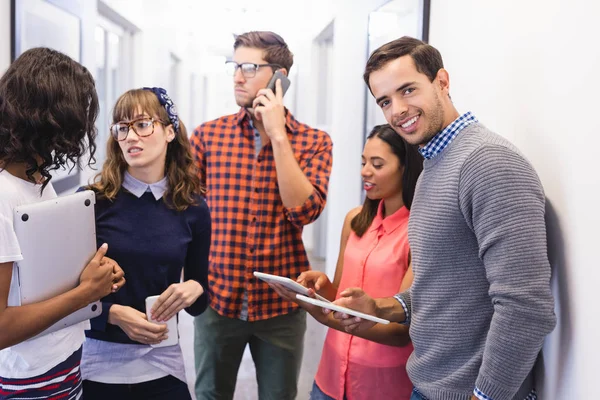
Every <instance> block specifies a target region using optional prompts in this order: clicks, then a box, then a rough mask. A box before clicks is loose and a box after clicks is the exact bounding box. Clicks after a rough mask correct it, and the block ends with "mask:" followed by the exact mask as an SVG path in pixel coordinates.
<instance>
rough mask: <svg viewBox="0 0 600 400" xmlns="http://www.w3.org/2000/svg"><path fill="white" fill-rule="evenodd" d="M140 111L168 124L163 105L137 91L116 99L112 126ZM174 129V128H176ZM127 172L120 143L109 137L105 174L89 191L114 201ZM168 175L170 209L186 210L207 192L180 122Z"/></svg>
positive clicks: (167, 162) (169, 150)
mask: <svg viewBox="0 0 600 400" xmlns="http://www.w3.org/2000/svg"><path fill="white" fill-rule="evenodd" d="M140 110H141V111H142V112H145V113H147V114H148V115H150V116H154V117H158V118H159V119H160V120H161V121H169V115H168V114H167V111H166V110H165V108H164V107H163V106H161V105H160V103H159V101H158V98H157V97H156V95H155V94H154V93H153V92H151V91H149V90H144V89H134V90H129V91H127V92H125V93H124V94H123V95H121V97H119V99H118V100H117V103H116V104H115V108H114V109H113V116H112V117H113V123H114V122H118V121H123V120H132V119H133V118H134V117H135V115H136V114H137V113H138V112H139V111H140ZM173 129H175V128H174V127H173ZM126 170H127V162H126V161H125V158H124V157H123V152H122V151H121V148H120V146H119V143H118V142H117V141H116V140H115V139H114V138H113V137H112V135H110V136H109V138H108V143H107V146H106V161H105V162H104V165H103V166H102V171H101V172H100V173H99V174H98V175H96V176H95V178H94V183H93V184H92V185H90V188H91V189H92V190H94V191H95V192H96V193H97V194H98V195H100V196H103V197H106V198H108V199H109V200H111V201H112V200H114V199H115V198H116V197H117V193H118V192H119V190H121V185H122V184H123V175H124V174H125V171H126ZM165 175H166V176H167V180H168V188H167V191H166V192H165V195H164V196H163V200H164V202H165V203H166V204H167V206H168V207H170V208H174V209H176V210H177V211H183V210H185V209H187V208H188V207H189V206H191V205H194V204H195V198H196V195H197V194H204V193H205V192H206V190H205V189H204V188H203V187H202V186H201V184H200V179H199V176H198V170H197V167H196V164H195V162H194V158H193V156H192V153H191V150H190V142H189V140H188V136H187V131H186V129H185V125H184V124H183V123H182V122H181V121H179V131H178V132H175V139H174V140H173V141H171V142H170V143H169V144H168V146H167V157H166V160H165Z"/></svg>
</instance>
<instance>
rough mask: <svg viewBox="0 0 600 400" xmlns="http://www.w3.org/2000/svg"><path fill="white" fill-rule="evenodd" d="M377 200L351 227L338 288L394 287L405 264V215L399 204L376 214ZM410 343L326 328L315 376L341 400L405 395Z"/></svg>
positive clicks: (372, 291) (389, 291) (390, 291)
mask: <svg viewBox="0 0 600 400" xmlns="http://www.w3.org/2000/svg"><path fill="white" fill-rule="evenodd" d="M382 210H383V202H381V203H380V205H379V210H378V212H377V216H376V217H375V219H374V220H373V222H372V224H371V226H370V227H369V229H368V230H367V231H366V232H365V234H364V235H363V236H362V237H361V238H359V237H358V236H356V234H355V233H354V232H351V234H350V237H349V238H348V244H347V245H346V251H345V252H344V271H343V274H342V279H341V282H340V285H339V289H338V293H337V296H336V298H337V297H339V293H340V292H341V291H342V290H344V289H347V288H349V287H360V288H362V289H363V290H364V291H365V292H366V293H368V294H369V295H370V296H372V297H391V296H393V295H395V294H396V293H398V290H399V289H400V285H401V283H402V279H403V278H404V274H405V273H406V270H407V269H408V254H409V247H408V236H407V230H408V216H409V211H408V209H407V208H406V207H402V208H401V209H399V210H398V211H396V212H395V213H394V214H392V215H390V216H389V217H387V218H382ZM412 350H413V348H412V345H408V346H405V347H394V346H388V345H384V344H379V343H375V342H372V341H370V340H366V339H362V338H359V337H356V336H352V335H349V334H347V333H344V332H340V331H337V330H335V329H329V331H328V332H327V337H326V339H325V344H324V345H323V353H322V355H321V362H320V364H319V369H318V371H317V375H316V377H315V380H316V382H317V385H319V388H320V389H321V390H322V391H323V392H324V393H325V394H327V395H328V396H330V397H333V398H335V399H338V400H342V399H343V398H344V396H345V397H346V398H347V399H348V400H366V399H400V400H402V399H406V400H408V399H410V394H411V391H412V383H411V382H410V380H409V378H408V375H407V373H406V361H407V360H408V357H409V356H410V353H411V352H412Z"/></svg>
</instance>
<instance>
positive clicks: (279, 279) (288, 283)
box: [254, 271, 330, 303]
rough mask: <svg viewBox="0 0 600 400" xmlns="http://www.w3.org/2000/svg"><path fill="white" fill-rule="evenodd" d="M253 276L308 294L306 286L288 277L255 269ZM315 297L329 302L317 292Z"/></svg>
mask: <svg viewBox="0 0 600 400" xmlns="http://www.w3.org/2000/svg"><path fill="white" fill-rule="evenodd" d="M254 276H255V277H257V278H258V279H260V280H263V281H265V282H267V283H278V284H280V285H281V286H285V287H286V288H288V289H290V290H292V291H294V292H296V293H300V294H303V295H308V288H306V287H304V286H302V285H301V284H299V283H298V282H294V281H293V280H291V279H290V278H286V277H283V276H277V275H271V274H265V273H263V272H257V271H254ZM317 298H318V299H319V300H321V301H323V302H325V303H330V301H329V300H327V299H326V298H325V297H323V296H320V295H318V294H317Z"/></svg>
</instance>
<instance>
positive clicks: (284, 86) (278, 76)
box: [267, 70, 291, 96]
mask: <svg viewBox="0 0 600 400" xmlns="http://www.w3.org/2000/svg"><path fill="white" fill-rule="evenodd" d="M277 79H280V80H281V89H282V90H283V93H282V96H284V95H285V92H287V90H288V88H289V87H290V83H291V82H290V80H289V78H288V77H287V76H286V75H285V74H284V73H283V72H281V70H277V71H275V73H274V74H273V76H272V77H271V80H270V81H269V83H268V84H267V89H271V90H272V91H273V93H275V92H276V86H275V83H276V82H277ZM275 94H277V93H275Z"/></svg>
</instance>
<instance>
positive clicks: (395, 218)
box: [369, 200, 410, 233]
mask: <svg viewBox="0 0 600 400" xmlns="http://www.w3.org/2000/svg"><path fill="white" fill-rule="evenodd" d="M383 211H384V208H383V200H381V201H380V202H379V207H378V208H377V215H375V218H373V222H372V223H371V227H370V228H369V231H377V230H379V229H380V227H382V226H383V232H384V233H391V232H393V231H394V230H396V228H398V227H399V226H400V225H402V223H403V222H405V221H406V219H407V218H408V215H409V213H410V211H408V208H406V206H402V207H400V209H398V210H397V211H396V212H395V213H393V214H392V215H388V216H387V217H385V218H383Z"/></svg>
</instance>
